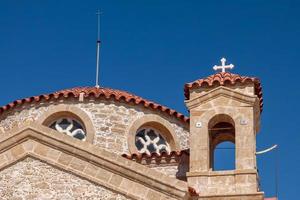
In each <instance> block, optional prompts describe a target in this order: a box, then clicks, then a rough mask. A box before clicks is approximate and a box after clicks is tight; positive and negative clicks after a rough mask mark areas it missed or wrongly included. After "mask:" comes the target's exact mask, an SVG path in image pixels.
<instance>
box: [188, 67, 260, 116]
mask: <svg viewBox="0 0 300 200" xmlns="http://www.w3.org/2000/svg"><path fill="white" fill-rule="evenodd" d="M247 82H250V83H254V87H255V94H256V95H257V97H258V98H259V103H260V111H261V112H262V108H263V97H262V87H261V83H260V80H259V79H258V78H255V77H247V76H241V75H238V74H232V73H230V72H219V73H216V74H213V75H211V76H208V77H207V78H203V79H198V80H196V81H193V82H191V83H187V84H185V85H184V96H185V99H186V100H188V99H189V98H190V90H191V89H195V88H199V87H211V86H215V85H221V86H224V85H227V84H230V85H235V84H237V83H247Z"/></svg>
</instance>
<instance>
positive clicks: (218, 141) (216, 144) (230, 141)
mask: <svg viewBox="0 0 300 200" xmlns="http://www.w3.org/2000/svg"><path fill="white" fill-rule="evenodd" d="M208 131H209V150H210V168H211V169H212V170H214V171H218V170H234V169H235V123H234V120H233V119H232V118H231V117H230V116H229V115H226V114H218V115H216V116H214V117H213V118H212V119H211V120H210V121H209V124H208Z"/></svg>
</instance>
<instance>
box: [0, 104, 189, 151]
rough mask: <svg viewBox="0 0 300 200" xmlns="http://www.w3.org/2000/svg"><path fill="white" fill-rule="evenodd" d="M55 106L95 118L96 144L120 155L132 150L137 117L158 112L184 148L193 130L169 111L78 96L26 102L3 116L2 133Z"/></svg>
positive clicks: (0, 119)
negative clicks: (130, 131) (130, 139)
mask: <svg viewBox="0 0 300 200" xmlns="http://www.w3.org/2000/svg"><path fill="white" fill-rule="evenodd" d="M55 105H72V106H75V107H77V108H80V109H82V110H83V111H84V112H85V113H86V114H87V115H88V116H89V118H90V119H91V120H92V123H93V126H94V129H95V131H96V133H95V136H94V141H93V143H94V144H95V145H97V146H99V147H102V148H104V149H107V150H109V151H111V152H115V153H117V154H123V153H127V154H128V153H130V152H129V149H128V141H127V139H128V135H127V133H126V131H127V130H128V129H129V128H130V126H131V124H132V123H133V122H134V121H135V120H137V119H139V118H141V117H143V116H145V115H147V114H154V115H158V116H161V117H163V118H164V119H166V120H167V121H169V122H170V124H171V126H172V127H173V129H174V132H175V135H176V137H177V139H178V141H180V149H186V148H189V140H188V138H189V131H188V130H187V127H186V124H183V122H181V121H179V120H177V119H175V118H174V117H170V116H167V115H166V114H165V113H162V112H159V111H153V110H151V109H146V108H144V107H142V106H136V105H129V104H125V103H119V102H115V101H108V100H85V101H84V102H79V101H78V99H73V100H72V99H70V100H69V99H68V100H60V102H50V103H49V102H41V103H38V104H37V103H36V104H34V103H33V104H29V105H24V106H22V107H19V108H15V109H14V110H13V111H11V112H8V113H4V114H3V115H2V116H0V133H1V132H5V131H7V130H10V129H12V128H14V127H18V126H20V125H21V124H23V123H27V122H31V121H37V120H38V119H39V118H40V117H41V116H42V115H43V113H45V112H46V111H47V110H48V109H49V107H53V106H55Z"/></svg>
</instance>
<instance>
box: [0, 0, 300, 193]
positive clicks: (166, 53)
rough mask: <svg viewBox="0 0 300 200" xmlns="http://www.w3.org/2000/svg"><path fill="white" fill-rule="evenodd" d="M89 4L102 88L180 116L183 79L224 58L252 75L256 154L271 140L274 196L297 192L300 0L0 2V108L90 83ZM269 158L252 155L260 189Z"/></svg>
mask: <svg viewBox="0 0 300 200" xmlns="http://www.w3.org/2000/svg"><path fill="white" fill-rule="evenodd" d="M96 8H102V10H103V12H104V13H103V16H102V33H101V34H102V35H101V37H102V41H103V42H102V49H101V51H102V53H101V70H100V71H101V72H100V73H101V77H100V80H101V85H102V86H104V87H111V88H116V89H121V90H126V91H130V92H132V93H134V94H136V95H139V96H142V97H144V98H147V99H150V100H154V101H156V102H158V103H161V104H163V105H167V106H169V107H171V108H174V109H176V110H178V111H180V112H182V113H185V114H187V110H186V108H185V105H184V103H183V100H184V96H183V85H184V83H186V82H190V81H193V80H195V79H198V78H202V77H206V76H208V75H210V74H212V73H214V71H213V70H212V66H213V65H215V64H219V59H220V58H221V57H222V56H225V57H226V58H227V60H228V61H229V62H230V63H233V64H235V66H236V67H235V69H234V70H232V72H233V73H238V74H242V75H249V76H258V77H259V78H260V79H261V81H262V85H263V93H264V111H263V114H262V128H261V131H260V133H259V135H258V137H257V139H258V142H257V146H258V147H257V148H258V149H259V150H261V149H264V148H266V147H269V146H271V145H273V144H279V146H280V150H279V170H280V171H279V174H280V175H279V194H280V197H281V199H293V198H296V197H297V196H298V194H297V193H298V190H297V188H298V185H299V184H298V182H299V181H298V179H299V178H300V177H299V173H300V157H299V156H297V155H299V154H300V148H299V146H300V133H299V129H298V126H297V125H299V124H300V121H299V104H298V102H299V99H300V90H299V83H298V74H299V73H300V68H299V62H300V61H299V50H300V40H299V34H300V12H299V9H300V2H299V1H289V0H284V1H280V0H272V1H268V0H264V1H261V0H258V1H256V0H251V1H247V0H242V1H233V0H229V1H175V0H173V1H167V0H165V1H158V0H152V1H150V0H149V1H146V0H145V1H129V0H119V1H38V0H36V1H14V0H11V1H1V2H0V28H1V31H0V68H1V78H0V90H1V94H2V95H1V97H0V104H1V105H5V104H7V103H8V102H11V101H13V100H16V99H19V98H23V97H27V96H32V95H38V94H42V93H49V92H53V91H56V90H59V89H64V88H70V87H75V86H93V85H94V80H95V78H94V76H95V49H96V43H95V41H96V30H97V29H96V17H95V10H96ZM274 157H275V154H274V153H269V154H266V155H262V156H260V157H259V158H258V163H259V171H260V177H261V184H262V189H263V190H264V191H265V192H266V194H267V195H268V196H272V195H273V194H274V192H275V190H274V188H275V187H274V166H275V160H274Z"/></svg>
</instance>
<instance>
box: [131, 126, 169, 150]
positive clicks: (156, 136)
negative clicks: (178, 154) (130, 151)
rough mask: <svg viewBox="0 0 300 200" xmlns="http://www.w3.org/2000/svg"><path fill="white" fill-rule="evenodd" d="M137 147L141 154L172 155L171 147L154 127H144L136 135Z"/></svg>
mask: <svg viewBox="0 0 300 200" xmlns="http://www.w3.org/2000/svg"><path fill="white" fill-rule="evenodd" d="M135 146H136V148H137V149H138V152H139V153H146V154H148V155H150V154H151V153H157V154H161V153H163V152H166V153H170V151H171V150H170V145H169V144H168V142H167V140H166V139H165V138H164V137H163V136H162V134H161V133H160V132H159V131H158V130H157V129H155V128H153V127H142V128H140V129H138V131H137V133H136V135H135Z"/></svg>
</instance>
